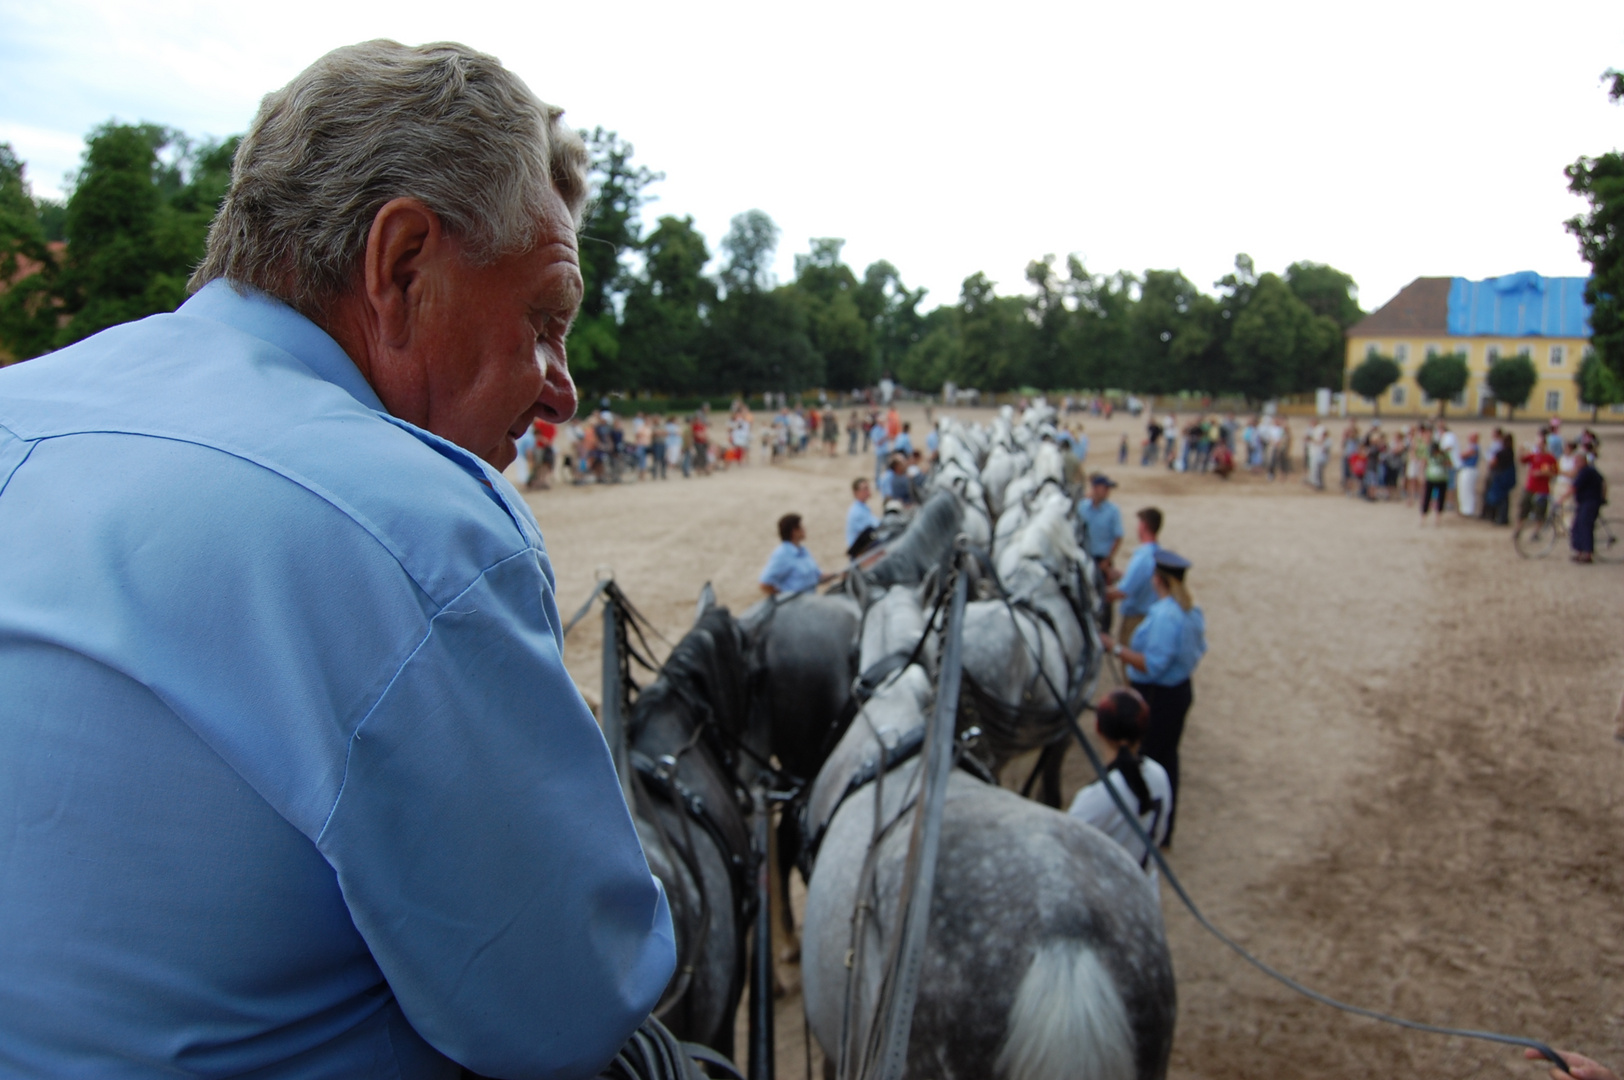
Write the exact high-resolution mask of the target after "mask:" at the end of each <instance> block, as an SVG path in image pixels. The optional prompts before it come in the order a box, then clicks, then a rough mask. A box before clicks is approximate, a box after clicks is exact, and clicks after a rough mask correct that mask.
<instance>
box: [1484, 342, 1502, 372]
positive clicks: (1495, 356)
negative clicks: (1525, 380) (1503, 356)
mask: <svg viewBox="0 0 1624 1080" xmlns="http://www.w3.org/2000/svg"><path fill="white" fill-rule="evenodd" d="M1483 360H1484V362H1485V363H1486V364H1488V366H1489V367H1493V366H1494V365H1495V364H1497V363H1498V362H1499V360H1500V346H1498V345H1490V346H1489V348H1488V351H1486V352H1485V353H1484V354H1483Z"/></svg>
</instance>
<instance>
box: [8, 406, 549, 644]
mask: <svg viewBox="0 0 1624 1080" xmlns="http://www.w3.org/2000/svg"><path fill="white" fill-rule="evenodd" d="M375 415H376V414H375ZM385 422H387V421H385ZM391 426H395V425H391ZM0 428H3V429H4V430H6V431H8V432H11V433H12V434H13V435H15V432H13V431H12V429H11V428H9V427H6V426H5V425H4V424H3V422H0ZM397 430H400V429H398V428H397ZM405 434H407V435H408V436H409V435H410V434H411V433H410V432H405ZM77 435H124V436H129V437H131V438H138V439H158V440H161V441H164V442H173V443H181V444H184V445H187V446H196V447H199V448H200V449H203V450H212V451H214V452H216V453H220V454H224V455H226V456H227V457H232V458H236V459H238V460H239V461H244V462H247V463H248V464H250V465H253V466H256V467H257V468H260V469H264V470H265V471H266V472H268V473H270V474H271V475H273V476H277V477H280V478H281V479H283V480H285V481H286V482H288V483H290V484H292V485H293V486H294V487H297V488H299V489H301V490H303V491H307V492H309V493H310V494H311V495H313V496H315V497H316V498H317V499H320V500H321V501H322V502H324V503H326V504H327V505H328V506H331V507H332V508H333V509H334V510H336V511H338V513H339V514H341V515H342V516H343V517H344V518H345V519H346V520H348V521H350V522H352V523H353V524H354V525H355V526H356V528H358V529H360V530H361V531H362V532H364V533H366V534H367V535H368V536H370V537H371V538H372V540H373V542H374V543H376V544H377V545H378V546H379V547H381V548H382V549H383V550H384V551H386V552H388V553H389V557H390V558H391V559H393V560H394V562H395V565H397V566H399V567H400V570H401V573H403V574H405V575H406V577H407V579H408V580H410V581H411V582H412V584H413V585H415V586H416V587H417V588H418V590H419V591H420V592H422V593H423V595H424V596H427V597H429V598H430V599H431V600H434V601H435V603H439V601H438V599H437V598H436V597H435V593H434V592H433V591H431V589H430V587H429V585H428V584H427V583H425V582H423V581H421V580H419V578H418V576H417V575H416V574H414V573H413V572H412V571H411V569H410V568H409V567H408V566H407V565H406V560H405V557H404V556H403V554H402V553H401V552H400V551H397V550H396V548H395V546H394V545H393V544H391V543H390V542H389V540H388V539H387V538H386V537H385V536H384V533H383V530H382V529H380V528H379V527H378V526H377V525H375V524H373V522H372V521H371V520H369V519H368V518H367V517H366V516H365V515H364V514H362V513H361V511H360V510H359V509H358V508H356V507H353V506H351V505H350V504H349V503H348V502H346V501H344V500H343V499H342V498H340V497H339V496H338V495H337V494H335V493H333V492H330V491H328V490H327V489H326V488H325V487H323V486H322V485H320V484H318V483H317V482H316V481H314V480H312V479H310V478H308V477H305V476H303V475H301V474H299V473H297V472H293V471H291V470H288V469H286V468H283V467H279V466H277V465H275V464H272V463H271V462H269V461H265V460H262V459H260V458H259V457H257V456H255V455H253V454H251V453H249V452H248V451H245V450H238V449H235V448H232V447H228V446H221V445H219V444H217V443H211V442H204V441H202V440H201V439H197V438H194V437H191V436H186V435H177V434H168V433H164V432H153V431H130V430H126V429H121V428H94V429H92V428H81V429H76V430H74V431H66V432H58V433H54V434H50V435H42V436H40V437H38V438H35V439H29V440H23V441H25V442H28V443H29V444H30V446H29V452H28V455H27V456H25V457H24V459H23V460H24V461H26V460H27V457H28V456H32V454H33V448H34V447H36V446H38V445H39V444H40V443H42V442H45V441H46V440H47V439H70V438H73V437H74V436H77ZM19 438H20V436H19ZM424 449H426V450H429V451H431V452H435V451H434V450H433V448H432V447H429V446H424ZM436 453H437V452H436ZM440 456H442V457H443V455H440ZM21 469H22V462H19V463H18V466H17V468H16V469H13V470H12V473H11V476H15V475H16V474H17V472H19V471H21ZM10 479H11V477H10V476H8V477H6V478H5V482H4V484H0V494H3V493H4V490H5V486H6V485H9V483H10ZM470 479H472V477H470ZM498 509H501V510H503V511H504V516H505V517H506V518H507V519H508V522H509V523H510V524H511V525H512V526H513V527H514V529H515V531H517V532H518V533H519V537H518V539H519V540H520V541H521V543H523V545H524V546H523V547H521V548H520V549H519V550H516V551H513V552H511V553H510V554H508V555H505V556H503V557H502V558H501V559H500V560H498V561H497V562H495V563H492V564H491V566H498V565H500V564H501V563H502V562H506V561H507V560H508V559H511V558H515V557H518V556H521V555H524V554H526V553H527V552H530V551H532V550H534V548H533V546H532V545H531V544H530V543H529V542H528V541H529V538H528V537H526V536H525V535H524V532H523V530H522V529H521V528H520V527H519V524H518V522H517V521H515V520H514V519H513V514H512V512H511V511H510V510H508V509H507V508H506V507H502V506H499V507H498ZM486 569H487V570H488V569H489V567H487V568H486ZM485 572H486V571H485V570H482V571H480V573H479V574H478V575H476V576H475V577H474V578H473V579H472V581H473V582H477V581H478V580H479V579H480V578H481V577H483V576H484V574H485ZM471 587H472V582H471V583H470V584H469V585H468V586H465V587H464V588H463V589H462V590H461V591H459V592H458V593H457V594H456V595H457V596H461V595H462V593H463V592H466V591H467V590H468V588H471ZM448 602H449V601H448ZM439 610H444V605H441V606H440V607H439V608H438V609H437V612H436V613H438V611H439Z"/></svg>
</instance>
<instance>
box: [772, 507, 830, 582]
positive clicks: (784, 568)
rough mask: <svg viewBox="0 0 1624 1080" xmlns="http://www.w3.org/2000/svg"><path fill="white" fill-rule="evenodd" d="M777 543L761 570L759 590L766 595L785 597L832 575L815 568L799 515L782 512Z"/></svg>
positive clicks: (815, 563)
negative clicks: (807, 547)
mask: <svg viewBox="0 0 1624 1080" xmlns="http://www.w3.org/2000/svg"><path fill="white" fill-rule="evenodd" d="M778 539H779V541H780V542H779V545H778V546H777V547H775V548H773V553H772V554H771V555H769V556H768V557H767V565H766V566H765V567H763V568H762V571H761V591H762V592H764V593H766V594H767V595H768V596H788V595H791V594H793V593H800V592H806V591H807V590H808V589H815V588H817V587H818V586H819V585H822V584H823V583H824V582H826V581H832V580H834V578H835V577H836V575H834V574H825V573H824V572H823V571H822V570H819V569H818V564H817V561H816V560H815V559H813V558H812V553H811V552H810V551H808V550H806V526H805V525H803V524H802V523H801V515H800V514H785V515H784V516H783V517H781V518H779V519H778Z"/></svg>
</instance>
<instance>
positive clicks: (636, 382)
mask: <svg viewBox="0 0 1624 1080" xmlns="http://www.w3.org/2000/svg"><path fill="white" fill-rule="evenodd" d="M709 261H710V251H709V250H708V249H707V248H706V246H705V238H704V237H703V236H701V235H700V234H699V230H697V229H695V228H694V219H693V218H692V217H681V218H677V217H662V218H660V220H659V221H658V223H657V224H656V226H655V228H654V231H653V232H651V233H650V234H649V235H648V238H647V239H646V240H644V242H643V273H642V274H641V275H639V276H638V277H637V278H636V279H635V280H634V281H633V283H632V286H631V289H630V291H629V292H628V293H627V296H626V304H625V313H624V317H623V319H622V324H621V330H620V350H619V358H618V359H619V363H620V370H621V372H622V374H623V376H624V378H625V379H626V385H627V386H628V387H635V388H637V389H640V390H658V391H664V392H665V393H671V394H682V393H691V392H695V391H700V390H712V389H716V387H713V386H703V385H701V382H702V379H701V375H702V368H701V356H702V354H703V351H704V349H705V346H706V341H705V328H706V325H707V321H708V319H709V317H710V312H711V310H712V308H714V307H715V305H716V284H715V282H713V281H711V280H710V279H709V278H707V277H706V276H705V264H706V263H707V262H709Z"/></svg>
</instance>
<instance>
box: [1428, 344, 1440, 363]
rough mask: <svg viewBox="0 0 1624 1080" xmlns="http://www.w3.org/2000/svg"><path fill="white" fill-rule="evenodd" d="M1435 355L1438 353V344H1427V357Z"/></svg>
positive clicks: (1430, 357)
mask: <svg viewBox="0 0 1624 1080" xmlns="http://www.w3.org/2000/svg"><path fill="white" fill-rule="evenodd" d="M1437 355H1438V346H1436V345H1428V346H1427V359H1428V360H1431V359H1432V358H1433V357H1434V356H1437Z"/></svg>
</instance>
